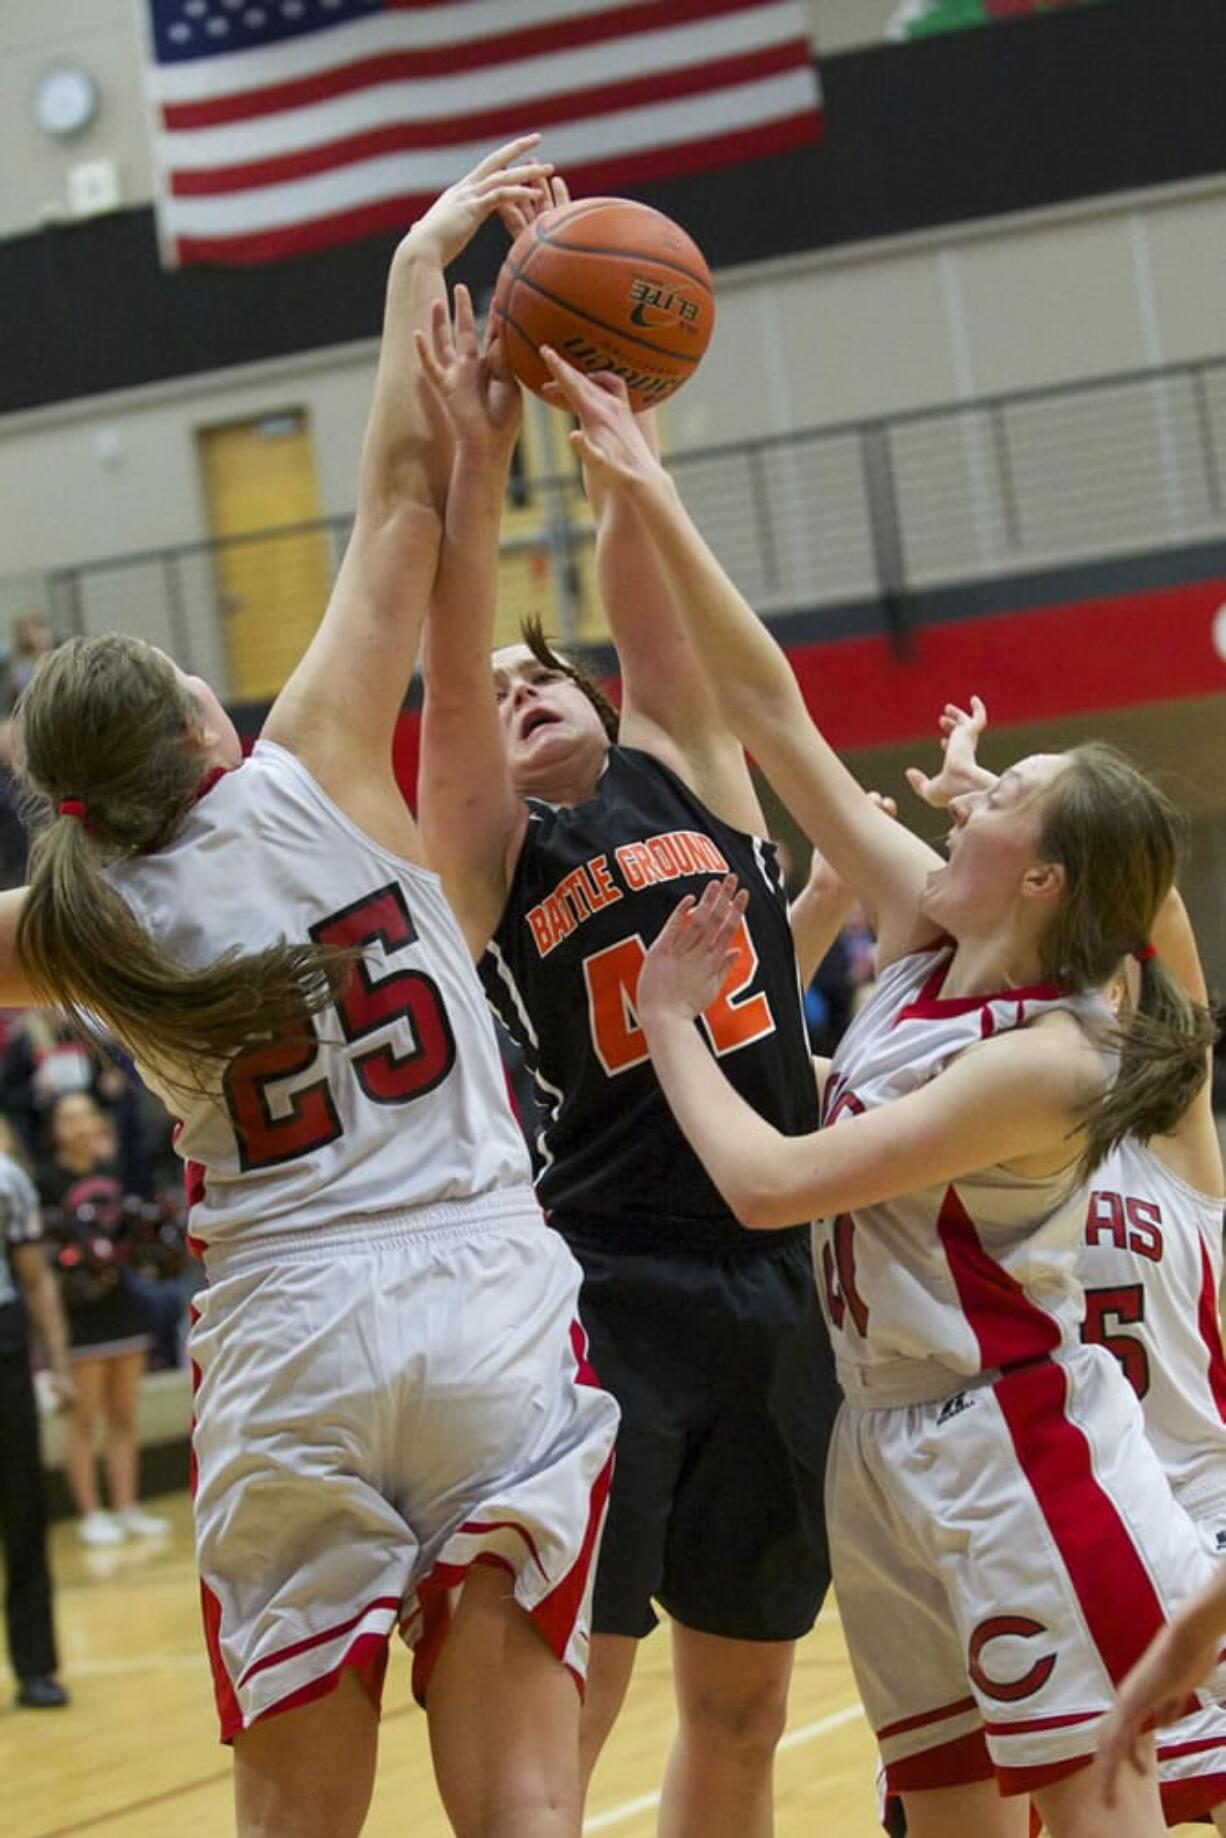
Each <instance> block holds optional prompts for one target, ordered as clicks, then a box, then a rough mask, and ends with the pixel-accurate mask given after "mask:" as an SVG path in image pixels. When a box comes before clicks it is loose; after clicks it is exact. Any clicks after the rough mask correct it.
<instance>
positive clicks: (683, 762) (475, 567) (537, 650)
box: [420, 289, 833, 1838]
mask: <svg viewBox="0 0 1226 1838" xmlns="http://www.w3.org/2000/svg"><path fill="white" fill-rule="evenodd" d="M424 361H425V363H426V366H427V368H428V370H429V371H430V373H431V374H432V375H433V377H434V380H435V383H436V386H437V389H438V393H439V396H440V399H441V400H443V401H444V402H445V403H446V404H447V407H448V409H449V412H450V413H451V416H452V418H453V421H454V424H455V431H456V453H455V464H454V471H453V476H452V485H451V492H450V495H449V498H448V510H447V527H446V531H445V535H444V542H443V555H442V560H441V563H440V568H439V577H438V582H437V584H436V588H435V596H434V603H433V606H432V609H431V615H430V623H429V629H428V635H427V646H426V660H425V679H426V704H425V712H424V719H423V736H422V766H421V780H420V798H421V807H420V808H421V821H422V830H423V835H424V837H425V839H426V845H427V848H428V849H429V851H430V856H431V860H432V861H434V862H435V863H436V864H437V865H438V867H439V869H440V871H441V873H442V876H443V882H444V886H445V887H446V889H447V891H448V894H449V897H450V898H451V900H452V903H453V904H454V906H455V908H456V911H457V913H458V915H459V917H460V920H461V923H462V925H463V927H464V930H465V933H466V935H467V938H468V941H469V944H470V946H471V948H472V950H473V952H474V955H477V956H479V957H481V958H482V975H483V978H484V981H485V986H486V990H487V993H488V995H489V997H490V1000H491V1002H492V1003H493V1004H494V1006H495V1007H496V1009H497V1010H498V1012H499V1014H500V1015H501V1017H502V1018H503V1020H504V1021H505V1023H506V1025H507V1027H508V1029H509V1031H510V1032H511V1034H512V1035H513V1037H514V1038H515V1039H516V1040H517V1041H518V1042H519V1044H520V1045H521V1047H522V1049H523V1051H524V1053H525V1055H526V1057H527V1060H528V1063H529V1065H530V1066H531V1067H532V1069H533V1072H534V1074H535V1078H536V1082H537V1087H538V1090H539V1092H540V1093H541V1095H542V1097H543V1100H544V1103H545V1109H546V1112H547V1121H546V1124H545V1128H544V1133H543V1136H542V1140H541V1150H542V1155H543V1160H544V1164H545V1165H544V1171H543V1173H542V1174H541V1176H540V1180H539V1185H538V1191H539V1193H540V1196H541V1199H542V1201H543V1202H544V1205H545V1207H546V1210H547V1213H548V1216H549V1220H550V1223H551V1225H553V1226H554V1227H555V1228H556V1230H557V1231H558V1232H559V1233H560V1234H561V1236H563V1237H564V1238H565V1240H566V1242H567V1243H568V1244H569V1245H570V1247H571V1249H572V1250H573V1251H574V1253H575V1255H576V1256H577V1257H578V1259H579V1261H580V1263H581V1264H582V1266H583V1270H584V1286H583V1293H582V1298H581V1312H582V1316H583V1320H584V1324H585V1326H586V1327H587V1330H588V1332H589V1334H590V1336H591V1343H592V1358H593V1363H594V1364H595V1367H596V1370H597V1371H598V1372H599V1374H600V1377H601V1380H602V1382H603V1383H604V1384H607V1385H608V1387H609V1389H610V1390H611V1391H612V1392H613V1394H614V1396H615V1397H616V1398H617V1399H618V1402H619V1404H620V1405H621V1409H622V1427H621V1430H620V1432H619V1438H618V1450H617V1468H616V1472H615V1475H614V1480H613V1491H612V1498H611V1504H610V1517H609V1525H608V1530H607V1534H606V1537H605V1542H604V1546H603V1550H602V1553H601V1559H600V1567H599V1569H598V1573H597V1580H596V1597H595V1604H594V1610H593V1614H594V1620H593V1628H594V1633H593V1641H592V1663H591V1668H590V1672H589V1690H588V1698H587V1703H586V1705H585V1709H584V1722H583V1729H582V1741H583V1755H582V1761H583V1768H584V1773H585V1778H586V1776H587V1775H589V1774H590V1771H591V1768H592V1765H593V1764H594V1762H595V1759H596V1757H597V1755H598V1754H599V1751H600V1747H601V1745H602V1743H603V1741H604V1739H605V1736H606V1735H607V1733H608V1731H609V1729H610V1728H611V1726H612V1724H613V1721H614V1718H615V1717H616V1715H617V1712H618V1709H619V1708H620V1706H621V1703H622V1700H623V1698H624V1695H625V1692H626V1688H627V1685H628V1683H629V1680H630V1675H631V1670H632V1668H633V1665H634V1661H635V1655H636V1652H637V1650H638V1644H639V1642H640V1640H641V1639H643V1638H644V1636H646V1635H647V1634H648V1633H649V1632H650V1631H651V1629H652V1628H653V1627H654V1625H655V1622H656V1615H655V1611H654V1608H653V1602H659V1603H661V1604H662V1605H663V1606H664V1607H665V1608H666V1609H667V1611H668V1614H669V1617H670V1619H671V1621H672V1642H673V1662H674V1679H675V1684H676V1694H677V1704H678V1712H679V1730H678V1735H677V1739H676V1743H675V1746H674V1749H673V1752H672V1756H671V1758H670V1761H669V1764H668V1770H667V1775H666V1778H665V1782H664V1788H663V1796H662V1801H661V1811H660V1829H661V1830H662V1831H665V1832H668V1833H670V1834H692V1835H693V1838H724V1835H725V1834H727V1835H729V1838H766V1834H768V1833H769V1832H770V1830H771V1829H772V1767H773V1756H774V1750H775V1745H776V1742H777V1740H778V1738H779V1736H780V1735H781V1733H782V1730H783V1727H784V1722H785V1716H786V1703H787V1690H788V1682H789V1677H790V1673H791V1666H792V1655H793V1643H794V1641H795V1640H796V1639H797V1637H798V1636H800V1635H801V1634H803V1633H805V1632H806V1631H807V1630H808V1629H809V1628H810V1627H811V1626H812V1625H813V1621H814V1618H815V1616H816V1613H817V1608H818V1605H819V1603H820V1601H821V1599H822V1596H823V1594H824V1591H825V1586H826V1580H827V1578H826V1564H825V1553H824V1550H823V1549H822V1548H821V1544H820V1543H819V1542H818V1541H817V1540H815V1539H814V1538H813V1537H812V1536H811V1535H810V1534H809V1533H808V1532H807V1530H806V1527H805V1525H804V1523H803V1521H802V1517H801V1512H800V1504H799V1499H798V1494H797V1490H796V1486H795V1484H794V1481H793V1477H792V1468H791V1458H790V1457H789V1454H788V1451H787V1450H786V1449H785V1446H784V1443H783V1440H782V1437H781V1434H780V1430H779V1427H778V1425H777V1423H776V1421H775V1419H774V1416H773V1415H772V1411H771V1407H770V1400H771V1395H772V1392H773V1391H775V1390H776V1389H779V1388H782V1389H784V1390H785V1392H787V1391H791V1392H795V1391H797V1390H798V1389H802V1388H803V1394H804V1396H805V1397H807V1398H808V1408H807V1410H805V1411H804V1413H803V1417H804V1428H805V1434H806V1437H807V1438H808V1439H809V1440H810V1441H811V1442H813V1443H814V1444H816V1445H818V1446H819V1453H818V1454H816V1455H812V1456H810V1459H811V1460H817V1461H820V1460H824V1446H825V1431H826V1427H827V1425H828V1422H829V1418H830V1415H831V1414H832V1397H833V1377H832V1373H831V1371H830V1365H829V1360H830V1355H829V1347H828V1344H827V1343H826V1339H825V1335H824V1332H823V1330H822V1328H821V1325H820V1321H819V1319H818V1318H817V1313H816V1304H815V1298H814V1295H813V1284H812V1277H811V1274H810V1271H809V1263H808V1250H807V1237H806V1234H805V1233H804V1231H802V1230H797V1229H793V1230H783V1231H780V1232H773V1233H768V1234H765V1235H762V1236H759V1237H754V1238H750V1237H748V1236H747V1235H746V1234H745V1233H743V1232H742V1231H741V1230H740V1228H739V1226H738V1225H737V1223H736V1221H735V1219H734V1218H733V1217H732V1215H731V1214H730V1212H729V1210H728V1208H727V1206H726V1205H725V1203H724V1202H723V1201H722V1200H721V1198H720V1196H719V1194H718V1193H717V1192H716V1191H715V1189H714V1187H713V1186H712V1185H711V1182H710V1181H709V1179H708V1178H707V1176H706V1175H705V1173H704V1172H703V1170H702V1168H701V1166H700V1165H699V1163H698V1161H697V1159H696V1158H695V1156H694V1155H693V1153H692V1152H691V1151H690V1149H689V1148H688V1147H687V1145H686V1143H685V1141H684V1139H683V1138H682V1136H681V1134H680V1132H679V1131H678V1130H677V1127H676V1125H675V1124H674V1122H673V1120H672V1117H671V1115H670V1113H669V1109H668V1106H667V1104H666V1103H665V1101H664V1099H663V1097H662V1096H661V1093H660V1091H659V1088H658V1086H657V1084H656V1081H655V1078H654V1076H653V1074H652V1071H651V1067H650V1064H649V1062H648V1055H647V1048H646V1044H645V1042H644V1040H643V1036H642V1032H641V1030H640V1028H639V1026H638V1022H637V1020H636V1018H635V984H636V980H637V976H638V971H639V966H640V965H641V963H642V959H643V953H644V949H645V945H646V944H647V943H649V942H650V940H651V939H652V938H653V937H654V936H655V933H656V931H657V930H658V929H659V927H660V926H661V925H662V924H663V923H664V920H665V918H666V917H667V915H668V913H669V912H670V911H671V909H672V907H673V905H674V903H675V901H676V897H677V893H678V891H679V890H680V889H682V888H684V887H686V886H693V885H699V886H701V885H703V884H705V883H706V882H707V881H708V880H709V879H710V878H711V876H712V875H713V874H714V875H717V876H722V875H723V874H724V873H725V872H726V870H727V868H729V867H734V868H735V870H736V872H737V873H738V874H740V876H741V877H742V879H743V880H744V882H745V884H746V887H747V888H748V889H749V899H748V904H747V908H746V911H745V913H744V917H743V929H742V930H741V931H740V933H739V934H738V941H737V949H738V958H737V967H736V971H735V974H734V975H733V976H732V977H731V978H730V980H729V984H728V988H727V989H726V991H725V992H724V993H723V994H722V995H721V996H720V997H719V998H718V1000H714V1001H713V1002H712V1003H711V1005H710V1008H709V1013H708V1016H707V1023H706V1024H707V1026H708V1028H709V1029H710V1033H711V1038H712V1040H713V1042H714V1044H715V1047H716V1050H717V1051H718V1052H719V1054H720V1055H721V1064H722V1065H724V1066H725V1067H726V1068H727V1070H728V1074H729V1077H730V1078H731V1079H733V1080H734V1082H735V1084H736V1086H737V1088H738V1089H739V1090H741V1091H743V1092H745V1093H746V1094H747V1095H748V1096H750V1097H751V1098H752V1100H753V1102H754V1104H755V1105H757V1106H758V1107H760V1108H761V1109H762V1110H763V1111H764V1112H765V1113H766V1114H767V1115H769V1116H770V1117H771V1118H772V1119H773V1121H774V1122H775V1124H776V1125H777V1127H778V1128H779V1129H781V1130H782V1131H784V1132H785V1133H795V1132H798V1131H802V1130H806V1129H811V1128H813V1127H814V1126H815V1123H816V1098H815V1090H814V1080H813V1076H812V1071H811V1066H810V1061H809V1054H808V1045H807V1040H806V1036H805V1030H804V1024H803V1018H802V1014H801V1007H800V996H799V989H798V983H797V975H796V964H795V958H794V955H793V950H792V943H791V939H790V936H789V931H788V914H787V908H786V903H785V899H784V893H783V888H782V886H781V881H780V876H779V873H778V868H777V864H776V861H775V856H774V850H773V848H772V847H771V845H769V844H768V843H766V842H764V841H763V840H762V838H763V836H764V833H765V825H764V822H763V818H762V813H761V811H760V809H759V806H758V802H757V798H756V796H755V795H754V792H753V789H752V786H751V782H750V779H749V775H748V772H747V769H746V765H745V760H744V755H743V753H742V750H741V747H740V745H739V744H738V742H737V741H736V740H735V739H734V738H733V736H732V735H731V734H730V733H729V732H728V731H727V729H726V728H725V727H724V725H723V724H722V722H721V721H720V720H719V718H718V716H717V713H716V711H715V708H714V705H713V703H712V701H711V698H710V696H709V694H708V693H707V691H706V689H705V686H704V682H703V678H702V675H701V672H700V669H699V666H698V663H697V659H696V657H695V655H694V652H693V651H692V649H691V647H690V645H689V644H688V642H687V641H686V639H685V638H684V636H683V634H682V633H681V632H680V630H679V628H678V626H677V624H676V620H675V616H674V615H673V612H672V609H671V606H670V604H669V599H668V596H667V594H666V593H665V592H664V591H663V588H662V583H661V580H660V576H659V573H658V570H657V569H656V567H655V565H654V563H653V561H652V558H651V554H650V550H649V549H648V547H647V545H646V544H645V543H644V542H643V540H642V536H641V532H640V531H639V529H638V526H637V522H636V520H635V518H634V517H633V515H628V514H627V508H628V507H627V506H626V504H625V503H624V501H623V500H621V499H619V498H616V497H611V498H610V497H607V496H606V495H605V494H603V493H601V492H597V493H596V494H595V508H596V513H597V530H598V534H597V571H598V575H599V579H600V587H601V594H602V598H603V600H604V603H605V605H606V607H607V608H608V612H609V619H610V624H611V627H612V630H613V633H614V636H615V640H616V643H617V646H618V653H619V658H620V663H621V673H622V684H623V701H622V707H621V714H620V721H619V719H618V717H617V716H616V715H615V714H614V712H613V710H612V709H611V708H609V707H608V705H607V704H606V703H605V702H604V700H603V698H602V697H600V696H599V695H598V694H597V693H596V692H595V691H594V690H593V689H592V688H591V686H590V685H588V684H587V683H586V682H585V681H584V679H583V678H581V677H580V675H579V673H578V672H577V671H576V670H575V669H574V668H573V667H572V666H571V665H570V664H569V663H568V662H566V661H565V660H564V659H561V658H559V657H557V656H556V655H555V654H554V653H552V652H551V651H550V650H549V648H548V647H547V646H546V645H545V644H544V643H543V641H542V640H541V639H540V637H539V635H537V636H534V637H533V639H532V642H531V643H526V644H521V645H512V646H509V647H508V648H506V649H504V650H501V651H499V652H497V653H496V654H495V656H494V660H493V671H492V674H491V669H490V653H489V647H490V643H491V636H492V626H493V617H494V593H495V581H496V574H495V561H496V553H497V551H496V542H497V532H498V522H499V516H500V513H501V507H502V503H503V495H504V490H505V482H506V475H507V468H508V465H509V461H510V455H511V450H512V447H513V445H514V439H515V433H516V428H517V425H518V415H519V401H518V393H517V391H516V390H515V388H514V386H513V385H511V384H509V383H506V382H504V381H503V380H502V379H501V378H500V377H499V375H498V374H497V369H496V364H495V363H493V362H491V360H490V358H489V357H488V355H487V356H483V355H482V353H481V351H480V350H479V348H478V343H477V337H476V332H475V328H474V324H473V318H472V312H471V307H470V305H469V302H468V299H467V296H466V294H465V293H464V291H463V289H457V290H456V323H455V330H454V336H453V333H452V330H451V328H450V326H449V325H448V322H447V318H446V315H445V314H444V313H442V312H441V310H440V312H439V313H437V314H436V325H435V337H434V341H433V345H432V347H428V348H426V349H425V351H424ZM793 1366H794V1370H793ZM785 1372H786V1373H788V1374H789V1376H788V1379H787V1382H786V1384H785V1381H784V1374H785ZM804 1453H805V1452H804V1451H803V1450H802V1451H801V1454H802V1455H803V1454H804Z"/></svg>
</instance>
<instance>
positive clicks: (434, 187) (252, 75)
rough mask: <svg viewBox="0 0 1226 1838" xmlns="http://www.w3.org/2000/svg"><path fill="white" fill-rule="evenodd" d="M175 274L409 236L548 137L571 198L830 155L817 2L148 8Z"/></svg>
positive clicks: (480, 0) (310, 1)
mask: <svg viewBox="0 0 1226 1838" xmlns="http://www.w3.org/2000/svg"><path fill="white" fill-rule="evenodd" d="M149 19H150V32H149V43H150V62H149V69H148V87H149V96H150V103H151V115H152V121H153V134H154V157H155V165H156V168H157V173H158V181H159V197H158V222H159V230H160V236H161V242H162V248H163V259H164V260H165V261H167V262H168V263H170V264H179V263H189V262H215V263H224V264H236V263H243V264H245V263H254V262H268V261H275V260H278V259H279V258H281V257H283V256H287V255H296V254H299V253H301V252H303V251H306V250H311V249H320V248H324V247H326V246H328V245H329V244H332V243H338V242H345V241H349V240H351V239H353V238H355V237H360V236H366V235H369V234H371V233H372V232H374V231H380V230H396V229H400V228H402V227H407V225H408V224H409V223H411V222H412V221H413V219H414V217H415V216H417V215H418V214H419V213H420V211H421V210H422V209H423V207H424V206H425V204H426V203H428V202H429V201H430V200H431V199H432V198H434V197H436V196H437V194H438V193H439V192H440V191H441V190H443V189H444V187H445V186H447V185H449V184H450V183H451V182H452V180H453V179H455V178H457V177H459V175H460V174H461V173H462V172H464V171H466V170H467V169H468V168H469V167H470V166H472V165H474V164H475V163H476V161H477V160H478V159H479V158H480V157H481V155H482V154H483V153H485V152H487V151H488V150H489V149H490V148H491V147H492V146H495V145H497V144H498V142H500V141H503V140H508V139H510V138H511V137H512V136H513V135H515V134H519V133H524V132H527V131H528V130H530V129H538V130H540V131H541V132H542V133H543V134H544V135H545V148H544V151H545V153H546V156H547V157H548V158H549V159H551V160H553V161H554V163H555V165H556V166H557V167H558V168H559V170H560V171H562V172H563V173H565V175H566V177H567V179H568V180H569V182H570V185H571V188H572V190H573V191H574V192H575V193H576V194H577V195H583V194H588V195H590V194H592V193H595V192H616V191H619V190H621V189H624V188H626V187H633V186H635V185H637V184H640V183H643V182H648V181H651V180H655V179H663V178H674V177H680V176H683V175H688V174H693V173H699V172H704V171H708V170H714V169H715V168H716V167H720V166H727V165H732V164H736V163H738V162H740V161H742V160H749V159H754V158H756V157H759V156H761V155H763V154H768V153H776V152H782V151H784V150H786V149H788V148H791V147H796V146H800V145H803V144H805V143H807V142H810V141H813V140H815V139H816V138H817V137H818V134H819V133H820V129H821V96H820V90H819V87H818V80H817V73H816V69H815V67H814V62H813V47H812V44H811V41H810V36H809V30H808V16H807V8H806V6H805V4H804V0H633V3H630V4H627V0H149Z"/></svg>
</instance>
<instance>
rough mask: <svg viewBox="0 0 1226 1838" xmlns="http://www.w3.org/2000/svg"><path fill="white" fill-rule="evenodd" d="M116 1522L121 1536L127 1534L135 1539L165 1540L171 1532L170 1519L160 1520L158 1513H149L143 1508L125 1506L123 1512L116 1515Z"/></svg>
mask: <svg viewBox="0 0 1226 1838" xmlns="http://www.w3.org/2000/svg"><path fill="white" fill-rule="evenodd" d="M115 1522H116V1524H117V1525H118V1526H119V1528H120V1536H122V1535H123V1533H125V1532H127V1533H128V1534H129V1535H130V1536H131V1537H133V1538H164V1537H165V1536H166V1534H167V1532H169V1530H170V1520H169V1519H159V1518H158V1516H157V1514H156V1513H147V1512H146V1511H145V1509H144V1507H143V1506H125V1507H124V1509H123V1511H122V1512H117V1513H116V1514H115Z"/></svg>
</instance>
